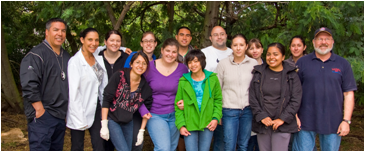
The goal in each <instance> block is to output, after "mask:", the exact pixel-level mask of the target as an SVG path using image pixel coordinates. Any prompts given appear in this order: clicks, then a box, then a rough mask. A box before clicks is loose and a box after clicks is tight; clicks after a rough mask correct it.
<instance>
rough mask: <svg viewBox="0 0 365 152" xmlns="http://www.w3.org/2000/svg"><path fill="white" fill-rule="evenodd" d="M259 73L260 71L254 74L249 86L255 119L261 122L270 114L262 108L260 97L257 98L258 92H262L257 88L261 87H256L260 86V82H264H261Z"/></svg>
mask: <svg viewBox="0 0 365 152" xmlns="http://www.w3.org/2000/svg"><path fill="white" fill-rule="evenodd" d="M258 75H259V74H258V73H255V74H254V76H253V78H252V80H251V84H250V88H249V102H250V107H251V110H252V114H253V119H254V120H255V121H256V122H260V121H261V120H262V119H264V118H266V117H269V115H268V114H267V113H266V111H265V110H263V109H262V108H261V105H260V99H258V98H257V96H258V95H257V94H259V93H260V91H257V90H260V88H256V87H259V86H260V84H261V83H262V82H260V80H259V76H258ZM255 83H256V84H255Z"/></svg>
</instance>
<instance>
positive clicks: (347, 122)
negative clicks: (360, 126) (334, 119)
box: [342, 119, 351, 124]
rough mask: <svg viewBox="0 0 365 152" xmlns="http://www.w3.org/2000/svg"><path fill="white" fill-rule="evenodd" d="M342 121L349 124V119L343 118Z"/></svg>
mask: <svg viewBox="0 0 365 152" xmlns="http://www.w3.org/2000/svg"><path fill="white" fill-rule="evenodd" d="M342 121H344V122H347V123H348V124H351V120H346V119H343V120H342Z"/></svg>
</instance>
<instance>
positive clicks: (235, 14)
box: [232, 2, 262, 20]
mask: <svg viewBox="0 0 365 152" xmlns="http://www.w3.org/2000/svg"><path fill="white" fill-rule="evenodd" d="M259 3H262V2H256V3H252V4H249V5H245V6H244V7H242V8H241V9H239V10H238V11H237V13H234V14H232V18H233V19H234V20H238V14H240V13H241V12H242V11H243V10H245V9H246V8H248V7H250V6H253V5H256V4H259Z"/></svg>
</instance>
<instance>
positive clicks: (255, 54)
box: [247, 44, 264, 60]
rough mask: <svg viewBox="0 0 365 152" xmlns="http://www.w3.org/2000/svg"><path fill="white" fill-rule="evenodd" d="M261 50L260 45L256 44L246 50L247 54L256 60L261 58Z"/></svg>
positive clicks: (262, 49) (262, 50)
mask: <svg viewBox="0 0 365 152" xmlns="http://www.w3.org/2000/svg"><path fill="white" fill-rule="evenodd" d="M263 52H264V48H262V46H260V47H258V46H257V45H256V44H253V45H251V47H250V48H248V50H247V54H249V55H250V56H252V58H254V59H256V60H257V59H259V58H261V55H262V53H263Z"/></svg>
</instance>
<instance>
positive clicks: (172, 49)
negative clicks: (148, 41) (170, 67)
mask: <svg viewBox="0 0 365 152" xmlns="http://www.w3.org/2000/svg"><path fill="white" fill-rule="evenodd" d="M177 54H178V50H177V47H176V46H175V45H167V46H166V47H165V48H161V55H162V60H164V61H165V62H167V63H173V62H176V58H177Z"/></svg>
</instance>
